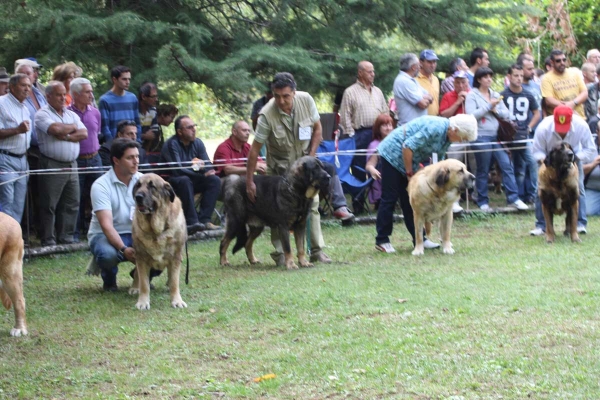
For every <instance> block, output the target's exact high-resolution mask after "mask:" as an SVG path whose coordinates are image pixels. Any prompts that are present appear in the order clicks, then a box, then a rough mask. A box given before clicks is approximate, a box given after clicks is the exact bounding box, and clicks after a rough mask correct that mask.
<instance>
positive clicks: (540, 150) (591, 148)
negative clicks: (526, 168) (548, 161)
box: [533, 114, 598, 164]
mask: <svg viewBox="0 0 600 400" xmlns="http://www.w3.org/2000/svg"><path fill="white" fill-rule="evenodd" d="M561 142H566V143H569V144H570V145H571V147H572V148H573V151H574V152H575V155H576V156H577V158H578V159H579V160H580V161H581V163H582V164H587V163H590V162H592V161H593V160H594V158H596V156H597V155H598V150H596V146H595V145H594V140H593V139H592V133H591V132H590V127H589V126H588V124H587V123H586V122H585V120H584V119H583V118H581V117H580V116H578V115H575V114H573V119H572V121H571V129H570V130H569V132H567V135H566V136H565V137H564V139H563V138H561V137H560V135H559V134H558V133H556V132H555V131H554V116H553V115H550V116H548V117H546V118H544V119H543V120H542V122H540V124H539V125H538V127H537V130H536V131H535V136H534V137H533V157H534V158H535V159H536V160H543V159H544V158H546V156H547V155H548V154H550V151H551V150H552V149H553V148H554V146H556V145H557V144H560V143H561Z"/></svg>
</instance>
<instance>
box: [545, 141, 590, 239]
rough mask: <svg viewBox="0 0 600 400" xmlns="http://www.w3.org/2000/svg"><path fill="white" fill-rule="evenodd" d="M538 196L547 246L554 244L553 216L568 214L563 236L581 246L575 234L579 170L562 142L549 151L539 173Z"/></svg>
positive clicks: (567, 146)
mask: <svg viewBox="0 0 600 400" xmlns="http://www.w3.org/2000/svg"><path fill="white" fill-rule="evenodd" d="M538 196H540V202H541V203H542V211H543V213H544V220H545V221H546V242H548V243H553V242H554V238H555V233H554V220H553V219H554V215H562V214H563V213H566V214H567V217H566V228H565V232H567V233H569V234H570V235H571V241H572V242H581V239H579V234H578V233H577V214H578V212H579V170H578V169H577V159H576V157H575V153H574V152H573V148H572V147H571V145H569V144H568V143H565V142H562V143H560V144H558V145H556V146H554V148H553V149H552V150H551V151H550V154H548V156H547V157H546V158H545V159H544V162H543V163H542V165H540V169H539V171H538Z"/></svg>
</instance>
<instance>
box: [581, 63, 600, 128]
mask: <svg viewBox="0 0 600 400" xmlns="http://www.w3.org/2000/svg"><path fill="white" fill-rule="evenodd" d="M584 65H585V64H584ZM596 68H597V69H596V77H597V76H598V72H599V71H600V64H598V66H597V67H596ZM587 90H588V98H587V100H586V101H585V106H584V108H585V117H586V119H587V120H588V121H590V120H591V118H592V117H593V116H594V115H595V114H596V109H597V107H596V105H597V104H598V100H599V99H600V96H598V92H600V82H598V81H596V82H592V83H589V84H588V85H587ZM594 132H596V131H595V130H594Z"/></svg>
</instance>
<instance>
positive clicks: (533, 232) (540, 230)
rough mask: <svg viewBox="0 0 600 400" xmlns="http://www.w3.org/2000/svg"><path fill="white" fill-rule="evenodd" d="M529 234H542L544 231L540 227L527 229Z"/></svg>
mask: <svg viewBox="0 0 600 400" xmlns="http://www.w3.org/2000/svg"><path fill="white" fill-rule="evenodd" d="M529 234H530V235H531V236H542V235H543V234H544V231H543V230H542V228H535V229H533V230H531V231H529Z"/></svg>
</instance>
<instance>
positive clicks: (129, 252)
mask: <svg viewBox="0 0 600 400" xmlns="http://www.w3.org/2000/svg"><path fill="white" fill-rule="evenodd" d="M123 255H124V256H125V258H126V259H127V261H130V262H132V263H134V264H135V249H134V248H133V247H127V248H126V249H125V251H124V252H123Z"/></svg>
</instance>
